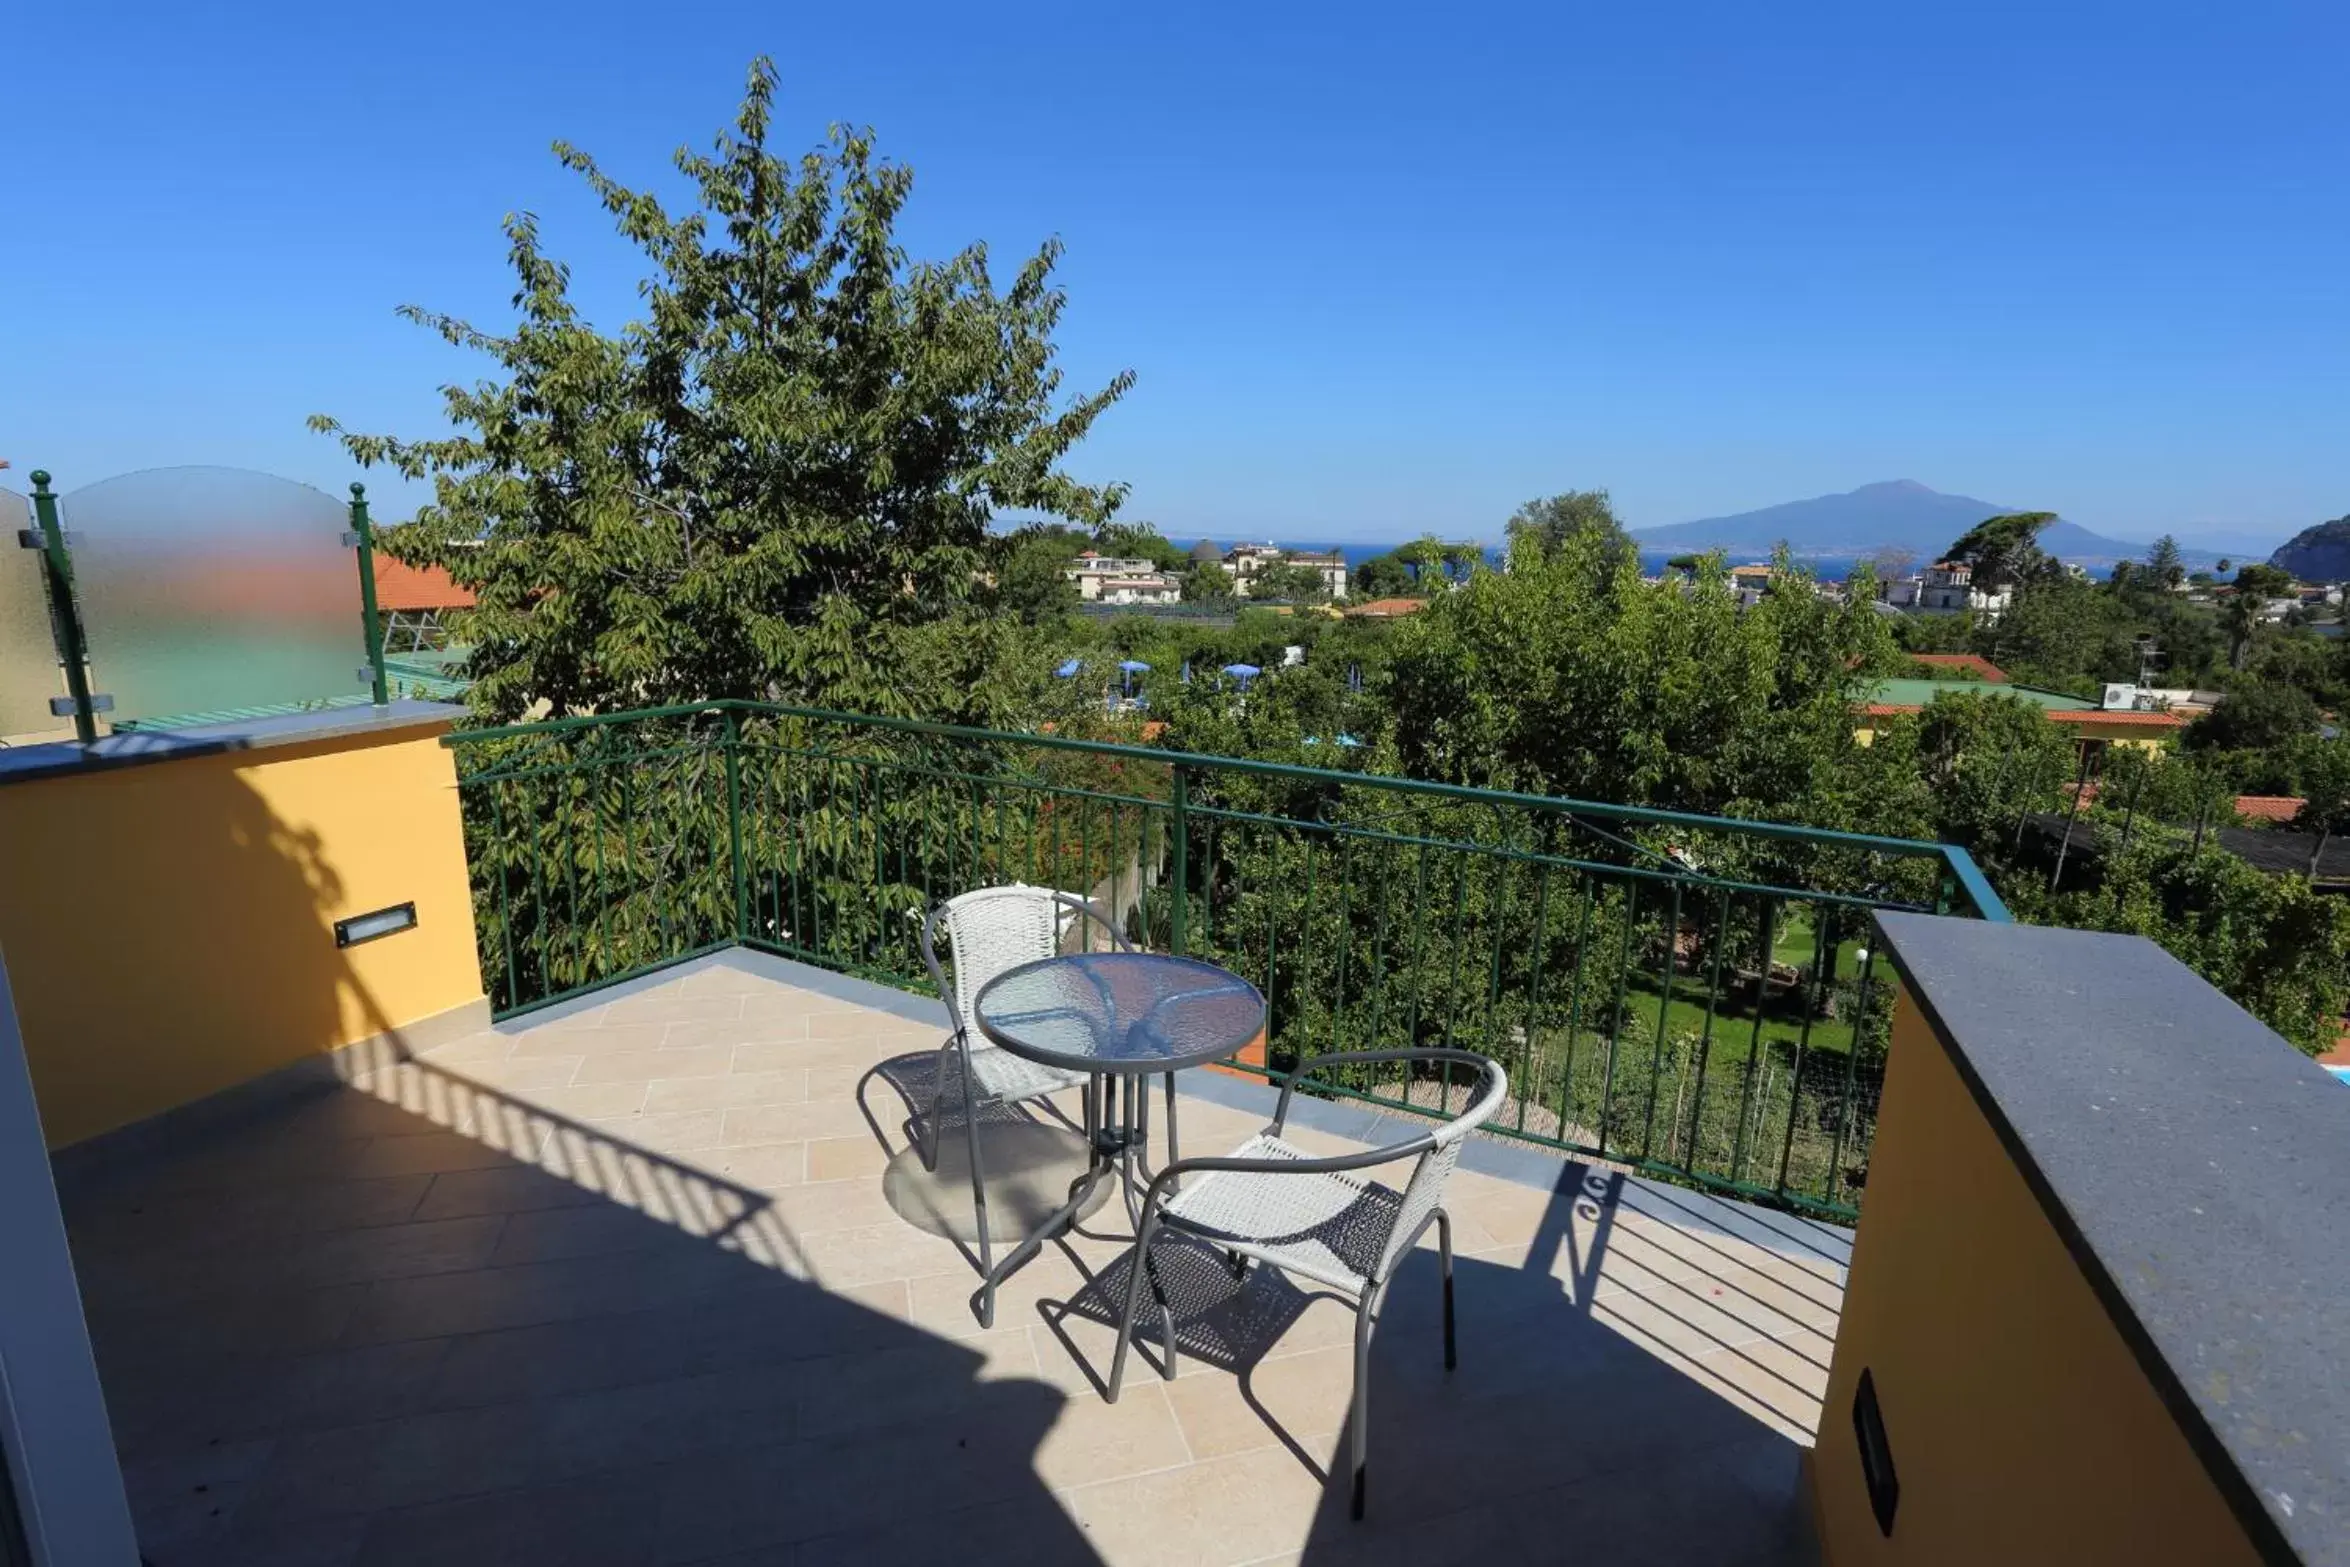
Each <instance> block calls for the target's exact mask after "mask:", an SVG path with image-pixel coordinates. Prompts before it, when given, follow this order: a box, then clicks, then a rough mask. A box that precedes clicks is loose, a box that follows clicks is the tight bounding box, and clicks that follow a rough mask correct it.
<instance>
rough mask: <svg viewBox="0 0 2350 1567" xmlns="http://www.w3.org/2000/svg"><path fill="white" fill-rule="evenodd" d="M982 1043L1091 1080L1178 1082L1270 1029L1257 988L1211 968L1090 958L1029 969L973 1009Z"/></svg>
mask: <svg viewBox="0 0 2350 1567" xmlns="http://www.w3.org/2000/svg"><path fill="white" fill-rule="evenodd" d="M972 1011H973V1012H974V1013H975V1014H976V1017H977V1021H978V1024H979V1031H980V1033H982V1034H984V1035H986V1036H987V1037H988V1038H989V1039H991V1040H993V1041H994V1042H995V1043H997V1044H999V1045H1001V1046H1003V1047H1004V1048H1005V1049H1006V1050H1009V1051H1011V1052H1012V1053H1013V1054H1014V1055H1017V1056H1025V1057H1027V1058H1028V1059H1029V1060H1031V1061H1041V1062H1043V1063H1045V1064H1046V1065H1047V1066H1060V1067H1073V1068H1075V1069H1077V1070H1079V1071H1084V1072H1125V1073H1151V1072H1171V1071H1175V1070H1178V1069H1180V1068H1182V1067H1187V1066H1197V1065H1199V1064H1200V1063H1201V1062H1203V1061H1215V1060H1220V1059H1221V1058H1223V1057H1225V1056H1228V1055H1231V1054H1232V1053H1233V1052H1235V1051H1237V1050H1239V1049H1240V1048H1241V1047H1242V1046H1243V1045H1246V1044H1248V1043H1249V1042H1250V1041H1251V1040H1253V1039H1255V1038H1256V1037H1257V1035H1258V1034H1259V1033H1260V1032H1262V1031H1263V1029H1264V1026H1265V998H1264V997H1263V996H1261V995H1259V994H1258V993H1257V987H1256V986H1254V985H1252V984H1250V983H1249V982H1248V981H1247V980H1245V979H1242V978H1241V977H1240V976H1239V975H1237V974H1233V973H1228V972H1227V971H1225V970H1223V969H1220V968H1218V967H1216V966H1215V965H1214V964H1213V963H1202V962H1199V961H1197V960H1196V959H1193V958H1171V957H1164V956H1161V955H1160V954H1158V953H1155V952H1086V953H1078V954H1075V955H1073V956H1070V957H1065V958H1045V959H1043V960H1041V961H1039V962H1035V963H1023V964H1021V965H1020V966H1019V967H1018V968H1016V969H1011V970H1009V971H1007V972H1005V973H1003V974H1000V975H998V976H997V977H996V978H995V979H994V980H992V981H990V982H989V983H988V984H987V985H986V986H984V987H983V988H982V989H981V990H980V992H979V999H978V1000H977V1001H976V1002H974V1003H973V1004H972Z"/></svg>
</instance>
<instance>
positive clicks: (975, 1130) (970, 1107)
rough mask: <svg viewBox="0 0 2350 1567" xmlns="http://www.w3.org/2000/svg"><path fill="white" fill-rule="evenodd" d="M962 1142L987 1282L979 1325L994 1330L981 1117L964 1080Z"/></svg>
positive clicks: (981, 1294) (982, 1292) (981, 1265)
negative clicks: (967, 1152)
mask: <svg viewBox="0 0 2350 1567" xmlns="http://www.w3.org/2000/svg"><path fill="white" fill-rule="evenodd" d="M963 1141H964V1145H965V1147H967V1148H968V1149H969V1150H970V1156H971V1206H972V1209H973V1211H974V1212H976V1213H977V1214H978V1216H979V1272H980V1276H981V1277H982V1278H985V1279H986V1280H987V1282H986V1284H985V1285H984V1286H982V1287H981V1289H980V1292H979V1325H980V1326H981V1327H983V1328H992V1327H994V1326H995V1278H994V1274H995V1254H994V1252H993V1250H992V1249H991V1246H990V1243H989V1239H988V1233H987V1176H986V1174H985V1172H984V1171H983V1170H982V1169H981V1168H980V1163H979V1114H978V1106H977V1105H975V1104H974V1103H973V1102H972V1098H971V1079H970V1077H969V1075H968V1074H966V1075H965V1076H964V1078H963Z"/></svg>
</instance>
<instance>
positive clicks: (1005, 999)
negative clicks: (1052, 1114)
mask: <svg viewBox="0 0 2350 1567" xmlns="http://www.w3.org/2000/svg"><path fill="white" fill-rule="evenodd" d="M971 1013H972V1021H973V1022H974V1023H976V1024H977V1025H978V1028H979V1032H980V1034H981V1035H983V1036H984V1037H985V1038H986V1039H987V1040H988V1041H989V1042H990V1043H992V1044H995V1045H998V1046H1000V1047H1002V1048H1003V1049H1005V1050H1008V1051H1010V1052H1011V1053H1012V1054H1013V1055H1016V1056H1022V1057H1025V1058H1026V1059H1028V1060H1030V1061H1035V1062H1038V1063H1041V1064H1042V1065H1045V1066H1053V1067H1060V1068H1063V1069H1065V1070H1069V1071H1078V1072H1084V1073H1086V1074H1087V1076H1086V1081H1085V1140H1086V1146H1087V1148H1088V1150H1089V1154H1088V1157H1087V1160H1086V1167H1085V1173H1084V1174H1083V1175H1081V1176H1079V1177H1078V1178H1077V1179H1076V1180H1075V1181H1074V1182H1072V1183H1071V1184H1070V1187H1069V1201H1068V1202H1067V1204H1066V1205H1064V1206H1063V1207H1062V1208H1060V1209H1059V1210H1058V1211H1057V1212H1055V1213H1054V1214H1053V1215H1052V1216H1051V1217H1049V1218H1048V1219H1046V1220H1045V1221H1044V1223H1043V1224H1041V1225H1039V1226H1038V1227H1037V1229H1036V1231H1035V1232H1034V1233H1033V1234H1031V1235H1029V1236H1028V1237H1027V1238H1026V1239H1025V1240H1023V1241H1022V1242H1021V1243H1020V1244H1019V1246H1017V1247H1016V1248H1014V1249H1013V1251H1012V1252H1011V1253H1010V1254H1009V1255H1007V1256H1006V1257H1005V1258H1004V1259H1003V1261H1001V1262H1000V1263H998V1264H997V1265H996V1266H995V1267H994V1268H993V1269H992V1270H990V1271H989V1272H988V1274H987V1276H986V1279H985V1281H984V1282H983V1283H982V1284H981V1286H980V1289H979V1294H978V1295H977V1296H976V1297H975V1298H974V1302H973V1303H974V1305H975V1306H976V1307H977V1308H978V1311H979V1316H980V1320H981V1321H982V1322H983V1323H985V1322H988V1321H991V1320H992V1319H993V1317H994V1315H995V1288H996V1286H997V1285H998V1284H1000V1283H1002V1282H1003V1280H1004V1279H1005V1278H1006V1277H1008V1276H1009V1275H1010V1274H1012V1273H1013V1272H1014V1271H1016V1270H1017V1269H1019V1268H1020V1267H1022V1266H1024V1265H1025V1264H1026V1263H1028V1262H1029V1260H1030V1259H1032V1258H1034V1257H1035V1256H1036V1254H1037V1253H1038V1252H1039V1251H1040V1250H1042V1249H1043V1247H1044V1244H1045V1243H1046V1242H1047V1241H1049V1240H1051V1239H1053V1238H1054V1237H1055V1236H1057V1235H1060V1234H1062V1233H1064V1232H1065V1231H1067V1230H1068V1229H1070V1228H1071V1227H1072V1226H1074V1225H1075V1224H1076V1222H1077V1218H1078V1215H1079V1214H1080V1213H1082V1212H1083V1211H1084V1209H1085V1207H1086V1205H1087V1203H1088V1202H1090V1201H1091V1200H1092V1197H1093V1194H1094V1191H1095V1189H1096V1188H1097V1187H1098V1186H1100V1184H1101V1183H1102V1181H1104V1180H1105V1179H1108V1178H1109V1177H1111V1176H1113V1175H1114V1176H1116V1177H1117V1178H1118V1182H1119V1189H1120V1191H1121V1193H1122V1195H1123V1196H1124V1199H1125V1203H1126V1210H1127V1216H1128V1217H1129V1219H1133V1220H1135V1221H1137V1222H1139V1219H1140V1214H1139V1210H1138V1209H1137V1207H1136V1201H1137V1198H1138V1197H1139V1195H1140V1191H1141V1187H1142V1186H1143V1185H1146V1184H1147V1183H1148V1180H1149V1170H1148V1169H1147V1167H1144V1166H1143V1165H1142V1160H1143V1158H1144V1155H1145V1153H1146V1151H1147V1144H1148V1142H1149V1136H1150V1123H1149V1098H1148V1094H1147V1092H1146V1089H1147V1086H1148V1085H1147V1083H1146V1082H1145V1081H1144V1080H1145V1079H1147V1078H1151V1077H1156V1076H1158V1075H1160V1074H1162V1073H1164V1074H1168V1075H1169V1081H1168V1085H1167V1139H1168V1143H1169V1146H1170V1147H1172V1145H1173V1143H1174V1138H1175V1092H1174V1082H1173V1077H1172V1074H1173V1073H1176V1072H1179V1071H1181V1070H1183V1069H1184V1068H1185V1067H1192V1066H1200V1065H1204V1064H1205V1063H1207V1062H1210V1061H1219V1060H1222V1059H1223V1058H1225V1057H1226V1056H1230V1055H1234V1054H1237V1053H1238V1052H1239V1051H1240V1050H1241V1049H1242V1048H1244V1047H1245V1046H1247V1045H1249V1044H1250V1043H1252V1042H1254V1041H1255V1039H1256V1038H1257V1036H1258V1035H1259V1034H1261V1033H1263V1032H1264V1028H1265V998H1264V997H1263V996H1262V995H1260V994H1259V993H1258V991H1257V987H1256V986H1254V985H1252V984H1250V983H1249V982H1248V981H1247V980H1245V979H1242V978H1241V977H1240V976H1239V975H1237V974H1234V973H1231V972H1229V971H1227V970H1225V969H1220V968H1218V967H1216V966H1215V965H1214V964H1213V963H1202V962H1200V961H1199V960H1197V959H1196V958H1175V957H1166V956H1163V955H1161V954H1158V953H1153V952H1085V953H1076V954H1072V955H1070V956H1068V957H1059V958H1045V959H1042V960H1040V961H1038V962H1034V963H1023V964H1021V965H1020V966H1019V967H1018V968H1015V969H1008V970H1006V971H1005V972H1004V973H1002V974H999V975H998V976H996V978H995V979H993V980H991V981H990V982H989V983H988V984H986V985H985V986H983V987H981V989H980V992H979V995H978V996H977V998H975V999H974V1001H973V1002H972V1006H971ZM1138 1176H1139V1180H1138Z"/></svg>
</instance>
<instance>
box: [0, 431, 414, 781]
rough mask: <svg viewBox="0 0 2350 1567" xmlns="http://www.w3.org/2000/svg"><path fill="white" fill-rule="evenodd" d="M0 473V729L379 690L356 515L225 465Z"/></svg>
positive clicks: (373, 617)
mask: <svg viewBox="0 0 2350 1567" xmlns="http://www.w3.org/2000/svg"><path fill="white" fill-rule="evenodd" d="M31 479H32V493H31V494H30V495H22V494H17V493H15V492H12V491H7V490H0V740H6V739H14V740H18V741H22V740H30V739H49V738H67V737H70V738H75V739H79V740H83V741H90V740H95V739H97V738H98V736H99V735H100V733H101V732H102V731H103V729H104V728H112V729H130V728H138V727H154V726H160V725H171V724H178V723H185V722H190V721H197V720H200V719H202V718H203V717H205V716H208V715H209V716H232V715H242V714H250V713H253V712H258V711H275V710H285V709H293V708H302V707H329V706H340V705H346V704H356V703H365V702H374V703H378V704H380V703H383V702H385V701H387V700H388V699H389V696H390V681H389V677H388V671H387V669H386V665H385V662H384V655H383V639H382V634H381V631H380V628H379V626H378V617H377V614H376V604H375V574H374V567H373V552H374V541H373V530H372V527H371V525H370V523H369V521H368V515H367V500H366V495H365V492H364V490H363V489H362V488H361V487H360V486H359V485H356V484H354V485H352V486H351V498H350V500H349V501H347V502H346V501H340V500H337V499H335V498H333V497H332V496H329V495H326V494H324V493H323V492H321V491H319V490H315V489H312V488H311V487H310V486H308V485H305V484H297V483H295V482H294V481H293V480H290V479H282V478H278V477H276V476H274V475H271V474H265V473H254V472H250V471H247V470H243V469H236V468H217V467H185V468H151V469H146V470H144V471H141V472H138V473H130V474H124V475H121V476H119V477H116V478H112V479H104V480H100V481H99V482H97V483H95V484H90V485H85V486H83V487H82V488H80V489H77V490H74V491H72V492H70V493H68V494H65V495H62V496H60V495H57V494H55V493H53V492H52V491H51V489H50V478H49V475H48V474H46V473H41V472H35V473H34V474H32V475H31Z"/></svg>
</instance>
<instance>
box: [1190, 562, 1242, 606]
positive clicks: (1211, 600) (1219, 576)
mask: <svg viewBox="0 0 2350 1567" xmlns="http://www.w3.org/2000/svg"><path fill="white" fill-rule="evenodd" d="M1238 596H1239V590H1238V589H1237V588H1235V587H1234V586H1233V583H1232V573H1231V572H1229V571H1226V570H1225V569H1224V565H1223V562H1221V561H1213V560H1203V561H1198V562H1195V563H1194V564H1193V565H1192V567H1191V569H1190V570H1189V571H1186V572H1185V573H1184V574H1183V602H1184V603H1186V604H1212V605H1219V606H1220V605H1225V604H1230V603H1231V602H1232V601H1233V600H1234V599H1235V598H1237V597H1238Z"/></svg>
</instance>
